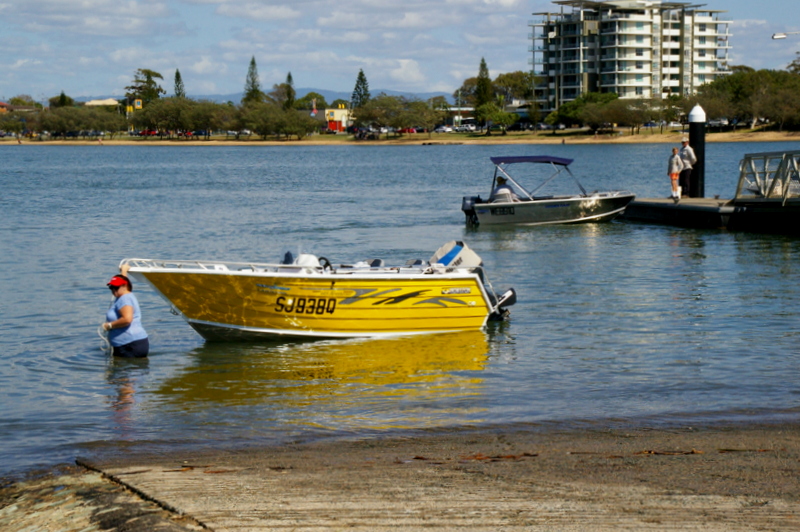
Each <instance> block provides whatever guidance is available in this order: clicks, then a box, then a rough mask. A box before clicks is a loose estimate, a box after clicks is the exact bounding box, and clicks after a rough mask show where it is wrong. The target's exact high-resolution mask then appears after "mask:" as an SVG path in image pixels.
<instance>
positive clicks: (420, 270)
mask: <svg viewBox="0 0 800 532" xmlns="http://www.w3.org/2000/svg"><path fill="white" fill-rule="evenodd" d="M124 264H127V265H128V266H130V268H132V269H133V271H134V273H135V272H136V270H137V269H141V270H156V271H157V270H190V271H198V272H209V273H211V272H218V273H235V272H241V273H247V272H253V273H305V274H312V275H314V274H340V275H354V274H359V275H364V274H367V275H387V274H405V275H423V274H424V275H431V274H440V275H441V274H445V273H463V274H473V273H478V274H479V275H480V276H481V277H482V278H484V277H485V276H483V271H482V270H483V268H481V267H453V266H443V265H441V264H434V265H431V264H428V263H427V262H421V261H415V262H414V263H413V264H407V265H404V266H393V267H389V266H378V267H370V266H358V265H345V264H342V265H339V266H330V267H327V266H326V267H323V266H304V265H298V264H274V263H261V262H230V261H204V260H161V259H137V258H131V259H123V260H122V262H120V266H122V265H124ZM478 270H480V272H478Z"/></svg>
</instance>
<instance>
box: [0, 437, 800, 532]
mask: <svg viewBox="0 0 800 532" xmlns="http://www.w3.org/2000/svg"><path fill="white" fill-rule="evenodd" d="M77 463H78V464H80V465H78V466H72V467H64V468H60V469H59V470H57V471H50V472H48V473H47V474H46V475H43V476H38V477H33V478H30V479H27V480H23V481H16V482H14V483H11V484H7V485H5V486H3V487H2V489H0V529H3V530H15V531H21V530H65V531H79V530H154V529H158V530H200V529H209V530H217V531H222V530H237V531H241V530H345V529H347V530H364V531H366V530H370V531H375V530H465V529H469V530H486V531H489V530H601V531H602V530H609V531H610V530H678V529H680V530H687V529H688V530H705V531H709V530H712V531H716V530H719V531H723V530H725V531H731V530H797V529H798V528H800V489H799V488H800V481H798V479H799V478H800V424H797V423H796V422H793V423H787V424H775V425H716V426H706V427H703V426H680V427H673V428H664V427H647V426H637V427H629V428H620V427H604V426H602V425H601V424H595V425H592V426H588V427H585V428H581V429H575V428H572V429H559V428H557V427H541V426H522V427H516V426H515V427H495V428H492V429H482V430H472V429H454V430H452V431H438V432H436V433H431V434H416V435H409V436H394V437H386V438H374V439H361V440H351V441H346V440H345V441H321V442H307V443H297V444H292V445H285V446H280V447H265V448H248V449H236V448H229V449H214V450H208V449H205V450H199V451H198V450H195V451H189V450H186V449H180V450H178V449H176V450H174V451H170V452H166V453H165V452H158V453H152V454H148V453H146V452H137V451H136V450H135V449H133V448H132V447H130V446H127V447H126V448H122V449H120V451H119V453H118V454H114V455H111V456H98V457H85V458H79V459H78V460H77Z"/></svg>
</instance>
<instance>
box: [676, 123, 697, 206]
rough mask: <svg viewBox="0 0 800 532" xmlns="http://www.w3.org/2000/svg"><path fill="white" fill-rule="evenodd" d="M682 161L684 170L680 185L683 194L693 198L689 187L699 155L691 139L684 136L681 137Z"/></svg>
mask: <svg viewBox="0 0 800 532" xmlns="http://www.w3.org/2000/svg"><path fill="white" fill-rule="evenodd" d="M681 161H682V162H683V170H681V177H680V187H681V192H682V195H683V196H686V197H687V198H691V197H692V195H691V191H690V189H689V187H690V186H691V183H692V168H693V167H694V164H695V163H696V162H697V156H696V155H695V154H694V150H693V149H692V147H691V146H689V139H687V138H686V137H683V139H681Z"/></svg>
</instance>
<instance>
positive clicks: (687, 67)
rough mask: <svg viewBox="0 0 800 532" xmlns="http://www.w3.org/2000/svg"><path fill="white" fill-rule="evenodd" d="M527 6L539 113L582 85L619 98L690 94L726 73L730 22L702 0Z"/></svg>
mask: <svg viewBox="0 0 800 532" xmlns="http://www.w3.org/2000/svg"><path fill="white" fill-rule="evenodd" d="M553 3H554V4H556V5H559V6H561V9H560V12H558V13H534V14H533V15H534V16H535V17H537V19H535V20H534V21H532V22H531V23H530V26H531V27H532V28H533V32H532V34H531V38H532V40H533V46H532V47H531V52H532V53H533V58H532V60H531V62H532V63H533V72H534V74H535V75H536V76H537V86H536V91H535V94H536V100H537V103H538V105H539V107H540V109H541V110H542V111H543V112H545V113H547V112H550V111H553V110H555V109H558V107H559V106H560V105H562V104H564V103H566V102H569V101H572V100H575V99H576V98H577V97H578V96H580V95H581V94H584V93H587V92H615V93H617V94H618V95H619V97H620V98H665V97H667V96H669V95H671V94H679V95H683V96H686V95H691V94H694V93H695V92H696V91H697V88H698V87H700V86H701V85H703V84H705V83H710V82H712V81H714V80H715V79H718V78H719V77H721V76H725V75H727V74H729V73H730V70H729V67H728V51H729V50H730V45H729V38H730V37H731V34H730V33H729V31H728V29H729V24H730V21H728V20H723V19H721V18H720V14H721V13H725V11H713V10H709V9H702V7H703V4H690V3H686V2H667V1H662V0H609V1H606V2H595V1H588V0H556V1H554V2H553Z"/></svg>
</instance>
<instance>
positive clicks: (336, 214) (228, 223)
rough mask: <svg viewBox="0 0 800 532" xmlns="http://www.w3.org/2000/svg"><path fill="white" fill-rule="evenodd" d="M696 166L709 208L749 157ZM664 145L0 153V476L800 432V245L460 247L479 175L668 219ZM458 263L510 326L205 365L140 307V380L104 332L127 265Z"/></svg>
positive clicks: (173, 320) (678, 241) (684, 234)
mask: <svg viewBox="0 0 800 532" xmlns="http://www.w3.org/2000/svg"><path fill="white" fill-rule="evenodd" d="M797 148H798V146H797V145H796V143H794V144H791V143H786V144H751V145H744V144H711V145H709V146H708V148H707V151H708V153H707V155H708V158H709V160H708V163H707V176H706V194H707V195H709V196H710V195H714V194H719V195H721V196H722V197H730V196H731V195H732V194H733V192H734V188H735V185H736V176H737V165H738V161H739V159H740V158H741V157H742V155H743V154H744V153H747V152H758V151H778V150H784V149H797ZM668 150H669V147H668V146H664V145H655V146H570V145H566V146H547V147H544V146H490V147H476V146H436V147H433V146H416V147H376V146H353V147H330V148H329V147H313V146H308V147H304V146H290V147H226V148H225V147H223V148H212V147H197V148H195V147H162V146H153V147H112V146H85V147H37V146H26V145H23V146H8V147H5V148H3V149H2V150H1V151H0V157H2V165H0V187H1V188H0V190H1V191H2V192H0V250H1V251H2V253H0V294H1V295H2V297H0V350H1V351H2V359H0V448H2V449H3V452H2V453H0V473H2V472H10V471H18V470H21V469H25V468H30V467H34V466H37V465H48V464H54V463H58V462H64V461H71V460H73V459H74V457H75V456H76V455H79V454H91V453H92V452H104V451H108V450H109V449H124V448H126V447H127V446H130V445H132V446H134V447H136V448H140V447H142V446H144V445H151V446H169V445H176V444H177V442H180V443H188V444H193V445H213V444H217V443H219V442H224V443H225V444H237V445H238V444H257V443H274V442H282V441H287V440H295V439H307V438H314V437H320V436H351V435H355V436H366V435H372V434H380V433H385V432H386V431H395V430H418V429H437V428H445V427H451V426H462V425H468V426H481V425H487V424H490V423H515V422H528V423H549V422H558V423H567V424H571V423H575V424H578V423H581V424H582V423H586V422H590V423H592V422H599V423H607V422H608V421H609V420H615V421H616V420H622V421H637V420H639V421H638V422H646V423H659V422H669V423H699V422H703V421H704V420H720V419H721V420H739V419H767V418H768V419H776V418H781V417H789V418H791V419H797V417H798V412H800V310H799V309H800V305H798V303H800V260H799V259H800V240H798V239H793V238H788V237H780V236H764V235H750V234H741V233H739V234H735V233H725V232H717V231H697V230H683V229H677V228H670V227H659V226H647V225H636V224H628V223H622V222H614V223H611V224H604V225H586V226H562V227H558V226H554V227H545V228H516V229H513V228H512V229H498V230H494V229H492V230H489V229H479V230H475V231H472V230H468V229H467V228H466V227H465V225H464V222H463V215H462V213H461V211H460V205H461V196H463V195H472V194H476V193H483V194H486V192H488V186H489V178H490V173H491V170H492V166H491V164H490V163H489V161H488V157H489V156H491V155H527V154H542V153H549V154H553V155H559V156H565V157H574V158H575V159H576V162H575V164H574V165H573V166H572V168H573V171H574V172H575V174H576V175H578V176H579V177H580V178H581V179H582V181H583V182H584V184H585V186H586V188H587V189H589V190H594V189H602V188H628V189H630V190H633V191H634V192H636V193H637V194H638V195H639V196H640V197H662V196H663V197H666V196H667V195H668V187H669V184H668V179H667V177H666V175H665V174H666V160H667V156H668ZM451 239H463V240H465V241H466V242H468V243H469V244H470V246H471V247H472V248H474V249H475V250H476V251H477V252H478V253H479V254H480V255H481V256H482V257H483V259H484V262H485V264H486V266H487V271H488V272H489V275H490V278H491V280H492V281H493V283H494V285H495V288H496V289H498V290H502V289H505V288H506V287H509V286H514V287H515V288H516V289H517V292H518V294H519V303H518V304H517V305H516V306H515V307H513V308H512V317H511V319H510V321H508V322H507V323H503V324H499V325H496V326H493V327H491V328H490V329H489V330H487V331H486V332H485V333H483V332H481V333H474V334H467V335H441V336H434V337H426V338H423V339H420V338H406V339H397V340H381V341H359V342H352V341H350V342H347V341H324V342H306V343H277V344H263V345H252V344H251V345H246V344H245V345H225V344H206V343H204V342H203V341H202V339H201V338H200V337H199V336H198V335H197V334H196V333H194V331H193V330H192V329H191V328H190V327H189V326H188V325H186V324H185V323H184V322H183V321H182V320H181V319H180V318H178V317H176V316H174V315H172V314H170V312H169V311H168V307H167V305H166V304H165V303H163V302H162V301H161V299H159V298H158V297H157V296H155V294H153V293H152V292H151V291H149V290H148V289H147V288H146V287H145V286H141V285H137V286H136V287H135V290H136V293H137V295H138V297H139V301H140V302H141V305H142V309H143V312H144V323H145V327H146V328H147V330H148V332H149V333H150V338H151V345H152V353H151V356H150V359H149V360H148V361H143V362H125V361H115V360H109V358H108V357H106V356H105V354H104V353H103V352H102V351H101V348H100V347H101V342H100V338H99V337H98V335H97V327H98V325H99V324H100V322H101V321H103V315H104V312H105V309H106V308H107V306H108V305H109V303H110V295H109V293H108V290H107V289H106V288H105V282H106V281H107V279H108V278H109V277H110V276H111V275H112V274H113V273H115V271H116V267H117V264H118V263H119V260H120V259H122V258H124V257H153V258H168V259H180V258H203V259H207V258H220V259H227V260H259V261H274V260H278V259H279V258H280V257H282V255H283V253H284V252H285V251H287V250H291V251H293V252H296V251H299V250H301V249H302V250H304V251H312V252H316V253H317V254H319V255H323V256H325V257H328V258H329V259H331V261H332V262H334V263H338V262H348V261H352V260H357V259H364V258H371V257H383V258H384V259H386V260H387V262H392V261H405V260H406V259H409V258H424V259H427V258H429V257H430V255H431V254H432V253H433V251H434V250H435V249H436V248H438V247H439V246H440V245H441V244H442V243H444V242H446V241H448V240H451Z"/></svg>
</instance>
